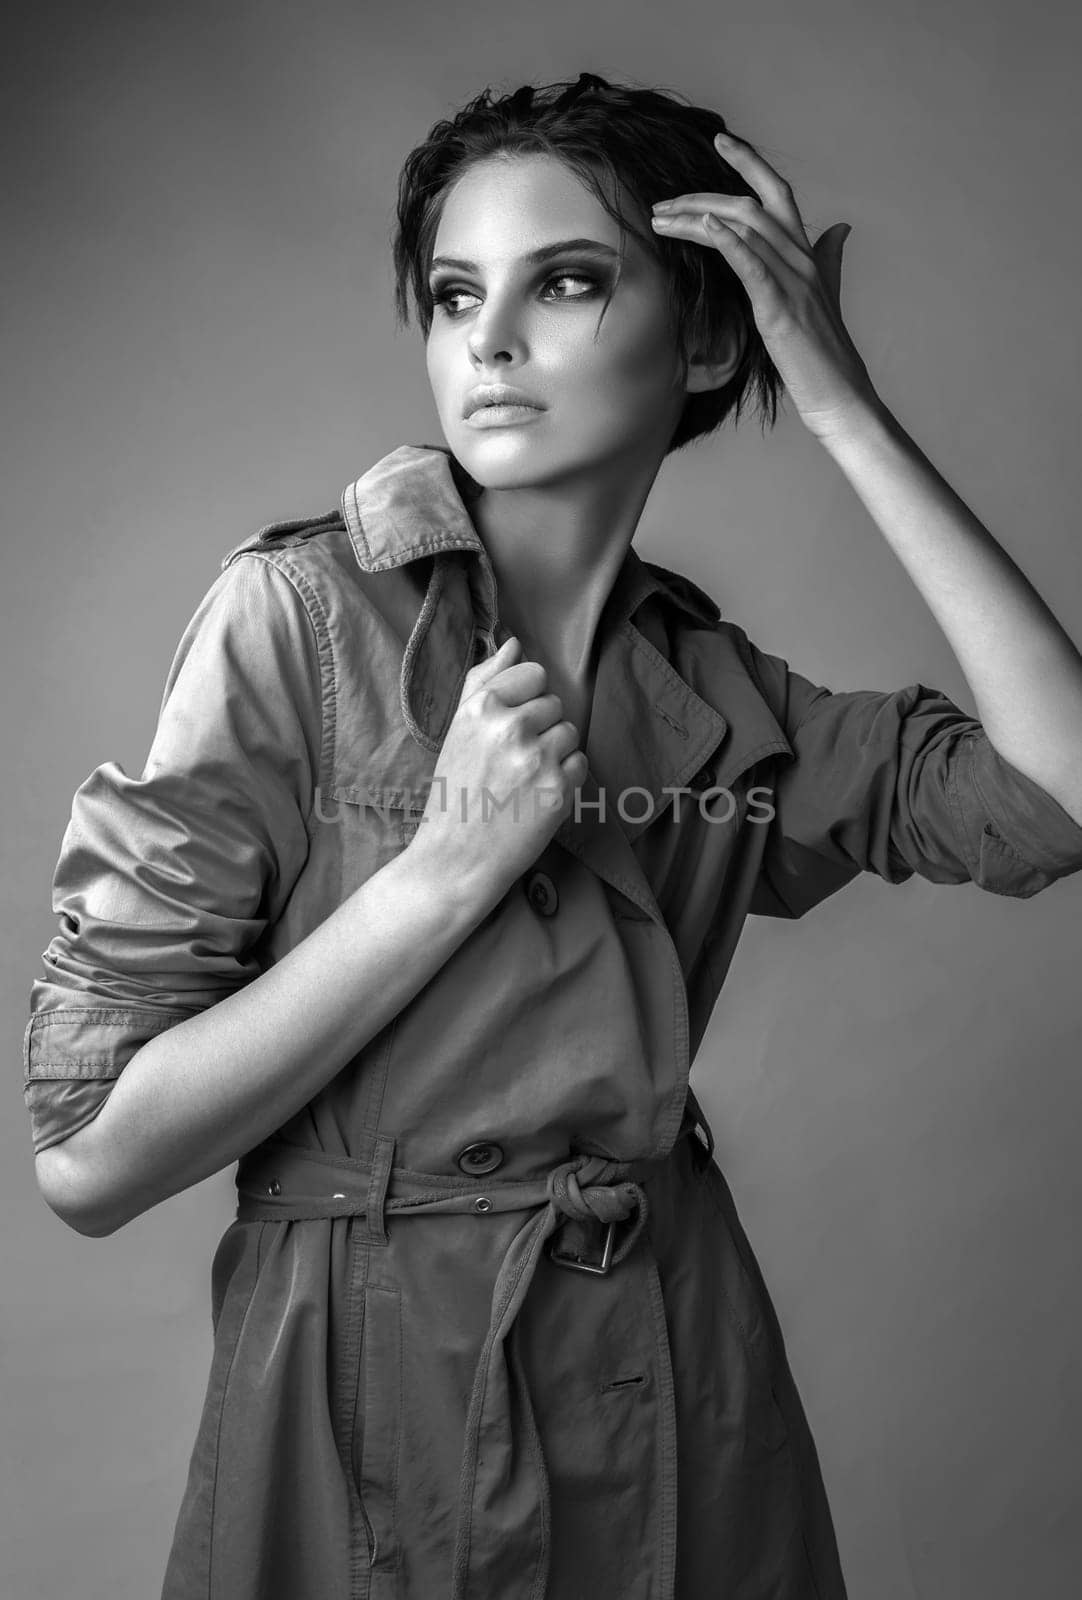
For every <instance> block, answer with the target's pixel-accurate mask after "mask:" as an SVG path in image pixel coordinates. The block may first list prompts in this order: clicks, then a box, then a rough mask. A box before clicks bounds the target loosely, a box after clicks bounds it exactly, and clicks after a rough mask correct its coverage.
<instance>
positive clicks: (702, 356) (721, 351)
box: [684, 327, 744, 394]
mask: <svg viewBox="0 0 1082 1600" xmlns="http://www.w3.org/2000/svg"><path fill="white" fill-rule="evenodd" d="M743 354H744V330H743V329H742V328H740V327H733V328H728V329H727V330H726V331H725V332H724V333H722V334H719V336H718V339H717V341H716V342H715V345H714V348H713V349H712V350H711V351H709V352H700V351H698V350H695V351H692V354H691V358H690V360H689V361H688V370H687V377H686V379H685V381H684V388H685V390H686V391H687V393H688V394H703V393H705V392H706V391H707V390H709V389H720V388H721V387H722V386H723V385H724V384H726V383H728V381H729V379H730V378H731V377H732V375H733V373H734V372H735V371H736V369H737V367H738V366H739V365H740V359H741V357H742V356H743Z"/></svg>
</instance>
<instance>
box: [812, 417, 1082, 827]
mask: <svg viewBox="0 0 1082 1600" xmlns="http://www.w3.org/2000/svg"><path fill="white" fill-rule="evenodd" d="M822 442H823V444H824V446H825V448H826V449H827V450H828V452H829V453H830V455H831V456H832V457H833V459H834V460H835V461H836V463H837V464H838V466H839V467H840V468H841V470H842V471H843V472H844V473H845V476H846V477H847V478H848V480H849V482H850V484H851V485H852V486H853V488H854V489H855V490H856V492H857V494H858V495H859V496H860V498H861V500H862V501H863V502H864V505H865V506H866V507H867V509H868V511H869V513H870V514H871V516H872V518H873V519H874V521H875V522H876V524H877V525H878V527H879V529H880V531H881V532H882V534H883V536H884V538H885V539H886V540H887V542H888V544H889V545H890V547H891V549H892V550H893V551H894V553H895V555H896V556H897V557H898V559H899V561H901V563H902V565H903V566H904V567H905V569H906V571H907V572H908V573H909V576H910V577H911V578H912V580H913V582H914V583H915V584H916V586H917V588H918V589H919V591H920V593H921V594H922V595H923V597H924V599H925V601H926V602H927V604H928V606H929V608H930V609H931V611H932V613H933V615H934V616H935V619H936V621H937V622H938V623H939V625H940V627H941V628H942V629H943V632H944V633H945V634H946V636H947V639H948V641H949V643H950V645H951V648H952V649H953V651H954V653H955V655H956V656H957V658H958V663H959V665H960V666H961V668H962V671H963V673H964V674H965V677H966V681H967V683H968V684H969V686H970V688H971V690H972V691H973V696H974V699H975V701H976V704H977V715H978V716H979V717H980V720H981V723H982V724H983V726H984V729H985V732H986V733H987V735H988V738H989V739H990V741H991V743H992V744H993V745H994V746H995V748H996V750H998V752H999V754H1000V755H1001V756H1003V758H1004V759H1005V760H1006V761H1009V762H1010V763H1011V765H1012V766H1014V767H1016V768H1017V769H1018V771H1020V772H1022V773H1024V774H1025V775H1026V776H1027V777H1029V778H1032V779H1033V781H1034V782H1035V783H1038V784H1040V786H1041V787H1042V788H1043V789H1044V790H1046V792H1047V793H1048V794H1050V795H1051V796H1052V798H1053V799H1054V800H1057V801H1058V802H1059V804H1060V805H1061V806H1063V808H1064V810H1065V811H1067V812H1069V814H1070V815H1071V816H1072V817H1074V819H1075V820H1076V821H1078V822H1080V823H1082V656H1080V655H1079V652H1078V650H1077V648H1076V647H1075V645H1074V644H1073V642H1072V641H1071V639H1070V637H1069V636H1068V635H1067V633H1066V632H1065V631H1064V629H1063V628H1062V627H1061V626H1060V624H1059V622H1057V620H1056V618H1055V617H1054V616H1053V615H1052V612H1051V611H1050V610H1049V608H1048V606H1047V605H1046V604H1045V603H1044V601H1043V600H1042V599H1041V597H1040V595H1039V594H1038V593H1037V591H1036V590H1035V589H1034V588H1033V586H1032V584H1030V583H1029V581H1028V580H1027V579H1026V577H1025V576H1024V574H1023V573H1022V572H1021V571H1020V570H1019V568H1018V567H1017V566H1016V565H1015V563H1014V562H1013V561H1012V560H1011V558H1010V557H1009V556H1008V555H1007V553H1006V551H1005V550H1004V549H1003V548H1002V547H1001V546H1000V545H999V544H998V543H997V542H996V540H995V539H994V538H993V537H992V535H991V534H990V533H989V531H988V530H987V528H985V527H984V526H983V524H982V523H980V522H979V521H978V520H977V518H976V517H975V516H974V515H973V513H972V512H971V511H970V510H969V508H968V507H967V506H966V505H965V503H964V502H963V501H962V500H961V499H960V498H959V497H958V495H957V494H956V493H955V492H954V490H953V489H952V488H951V487H950V485H949V484H948V483H947V482H946V481H945V480H944V479H943V478H942V477H941V476H940V474H939V473H938V472H937V471H936V469H935V468H934V467H933V466H932V464H931V463H930V462H929V461H928V459H927V457H926V456H924V455H923V453H922V452H921V451H920V450H919V449H918V447H917V445H916V444H915V443H914V442H913V440H912V439H911V438H910V437H909V435H908V434H907V433H906V432H905V430H904V429H903V428H902V426H901V424H900V423H899V422H898V421H897V419H896V418H895V417H894V416H893V415H892V414H891V413H890V412H889V411H888V410H887V408H886V407H885V406H879V407H875V408H873V407H870V406H869V407H866V408H863V409H862V410H861V411H860V412H859V414H857V415H855V416H854V418H853V419H852V421H851V424H850V425H849V426H847V427H846V428H845V429H844V430H841V431H839V432H838V433H837V434H836V435H835V436H833V437H831V438H830V439H824V440H823V441H822Z"/></svg>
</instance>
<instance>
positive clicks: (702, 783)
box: [691, 761, 717, 789]
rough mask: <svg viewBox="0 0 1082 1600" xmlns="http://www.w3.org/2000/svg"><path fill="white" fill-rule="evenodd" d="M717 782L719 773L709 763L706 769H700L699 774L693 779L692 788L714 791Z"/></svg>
mask: <svg viewBox="0 0 1082 1600" xmlns="http://www.w3.org/2000/svg"><path fill="white" fill-rule="evenodd" d="M716 782H717V773H716V772H715V770H714V768H713V766H712V765H711V764H710V762H709V761H708V762H707V763H706V765H705V766H704V767H700V768H699V770H698V772H697V773H696V774H695V776H694V777H693V778H692V780H691V787H692V788H693V789H712V788H713V787H714V785H715V783H716Z"/></svg>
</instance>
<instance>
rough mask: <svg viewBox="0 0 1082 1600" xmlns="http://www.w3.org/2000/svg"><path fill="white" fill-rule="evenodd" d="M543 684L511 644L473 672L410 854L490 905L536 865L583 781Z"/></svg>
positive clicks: (582, 765)
mask: <svg viewBox="0 0 1082 1600" xmlns="http://www.w3.org/2000/svg"><path fill="white" fill-rule="evenodd" d="M546 683H547V674H546V672H545V668H544V667H543V666H542V665H541V663H540V662H539V661H528V660H524V659H523V655H522V645H521V643H520V642H519V640H518V639H516V638H514V637H513V636H512V637H511V638H509V639H506V640H505V641H504V643H503V644H502V645H501V646H500V648H499V649H498V650H497V651H496V653H495V654H494V655H492V656H489V657H488V658H487V659H486V660H484V661H479V662H478V663H477V665H476V666H474V667H471V668H470V670H469V671H468V672H467V674H466V677H465V680H464V682H463V685H462V692H461V694H460V695H459V701H458V707H457V709H456V711H455V714H454V717H453V718H452V720H451V725H450V727H449V728H448V730H447V736H446V738H445V739H444V741H443V745H442V747H441V749H440V753H439V757H438V758H437V761H436V766H435V770H434V772H433V775H432V786H431V790H430V792H429V796H428V803H427V805H426V806H425V810H424V815H423V816H422V818H421V822H420V825H419V827H418V829H417V832H416V834H415V835H414V837H413V840H412V841H411V843H410V845H409V846H408V848H409V849H411V850H419V851H422V852H424V853H426V854H428V853H430V852H434V853H435V856H436V859H437V860H438V863H439V869H440V871H441V872H445V873H447V874H449V875H451V876H452V877H456V878H457V877H461V880H462V882H463V885H464V886H465V885H467V884H476V885H478V887H479V888H481V889H482V890H483V892H485V893H486V897H487V896H488V895H490V894H491V893H492V892H495V893H497V895H502V894H503V893H504V892H505V891H506V890H507V889H508V888H509V887H510V885H511V884H512V883H513V882H514V880H515V879H516V878H517V877H518V876H519V875H520V874H521V873H523V872H524V871H525V870H526V869H527V867H529V866H530V865H531V864H532V863H533V862H534V861H535V860H536V859H537V857H538V855H539V854H540V853H541V851H542V850H543V849H544V847H545V846H546V844H548V842H549V840H550V839H551V838H552V836H553V834H554V833H555V832H556V829H557V828H558V827H559V825H560V823H561V822H562V821H563V819H564V818H565V817H566V816H567V815H568V813H569V812H570V809H571V804H572V798H573V795H574V791H575V790H576V789H577V788H578V786H579V785H580V784H581V783H582V782H583V780H584V779H585V777H586V772H587V763H586V756H585V755H584V753H583V752H582V750H580V749H579V748H578V737H579V736H578V729H577V728H576V727H575V725H574V723H572V722H568V721H566V720H563V719H562V712H563V705H562V702H561V700H560V697H559V696H558V695H556V694H548V693H546V692H545V689H546Z"/></svg>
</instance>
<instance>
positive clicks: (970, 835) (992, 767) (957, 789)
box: [951, 731, 1082, 899]
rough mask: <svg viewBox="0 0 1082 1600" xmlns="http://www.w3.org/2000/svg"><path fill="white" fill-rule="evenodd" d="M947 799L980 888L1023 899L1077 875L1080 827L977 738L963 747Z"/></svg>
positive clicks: (980, 736) (983, 737)
mask: <svg viewBox="0 0 1082 1600" xmlns="http://www.w3.org/2000/svg"><path fill="white" fill-rule="evenodd" d="M951 797H952V801H953V804H954V808H955V814H956V816H957V818H958V820H959V825H960V828H961V831H962V835H963V838H964V839H965V841H966V848H967V851H968V853H969V855H970V870H971V873H972V876H973V881H974V882H975V883H977V884H979V885H980V887H981V888H982V889H988V890H990V891H991V892H992V893H993V894H1008V895H1013V896H1015V897H1017V898H1021V899H1024V898H1026V897H1028V896H1029V895H1032V894H1037V893H1038V892H1039V891H1040V890H1041V889H1044V888H1046V887H1047V885H1048V884H1050V883H1054V882H1055V881H1056V879H1057V878H1064V877H1067V876H1068V875H1069V874H1070V873H1072V872H1078V871H1079V870H1080V869H1082V826H1080V825H1079V823H1077V822H1076V821H1075V820H1074V818H1073V817H1072V816H1071V815H1070V813H1069V812H1067V811H1065V810H1064V809H1063V807H1062V806H1061V805H1060V803H1059V801H1058V800H1054V799H1053V798H1052V796H1051V795H1050V794H1049V793H1048V791H1047V790H1046V789H1042V788H1041V786H1040V784H1038V783H1035V782H1034V781H1033V779H1032V778H1028V777H1026V775H1025V773H1023V772H1019V770H1018V769H1017V767H1013V766H1011V764H1010V762H1009V761H1006V760H1005V759H1004V757H1003V756H1001V755H1000V754H999V752H998V750H996V748H995V746H994V745H993V744H992V742H991V740H990V739H989V738H988V735H987V734H986V733H984V732H983V731H981V732H980V733H979V734H977V735H975V736H974V737H973V738H971V739H967V740H966V741H965V749H964V751H963V753H962V758H961V761H960V762H959V763H957V764H956V766H955V769H954V781H953V783H952V792H951Z"/></svg>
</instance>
